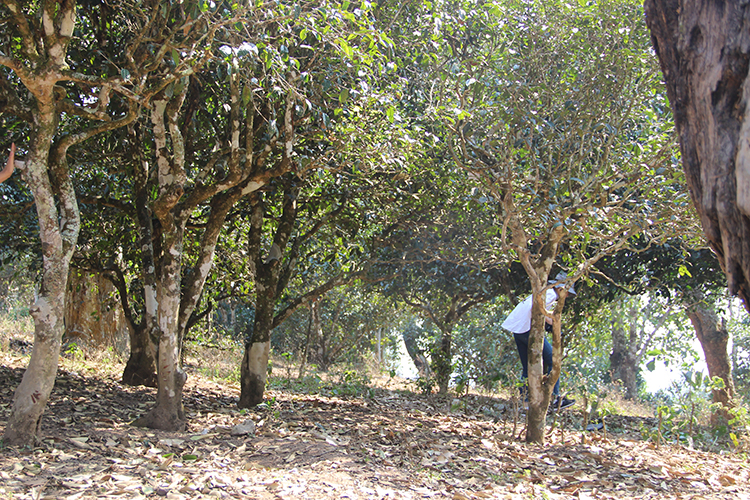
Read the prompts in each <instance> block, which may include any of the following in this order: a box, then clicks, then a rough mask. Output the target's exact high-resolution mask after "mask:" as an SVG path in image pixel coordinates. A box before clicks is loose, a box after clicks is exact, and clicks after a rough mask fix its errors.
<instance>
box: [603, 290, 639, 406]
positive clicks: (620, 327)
mask: <svg viewBox="0 0 750 500" xmlns="http://www.w3.org/2000/svg"><path fill="white" fill-rule="evenodd" d="M618 304H622V305H621V306H620V307H621V310H620V311H619V314H613V315H614V316H616V317H614V318H613V319H612V322H611V323H612V352H611V353H610V355H609V366H610V369H611V370H612V380H620V381H621V382H622V385H623V387H625V398H626V399H631V400H632V399H636V398H637V397H638V384H637V376H638V350H639V346H640V340H639V338H638V328H637V327H638V325H637V323H636V321H637V309H635V308H631V309H630V310H629V311H628V313H627V314H626V311H625V310H624V308H625V307H626V306H625V302H618ZM613 312H614V311H613ZM625 318H629V320H628V321H624V319H625ZM626 327H627V330H628V331H626Z"/></svg>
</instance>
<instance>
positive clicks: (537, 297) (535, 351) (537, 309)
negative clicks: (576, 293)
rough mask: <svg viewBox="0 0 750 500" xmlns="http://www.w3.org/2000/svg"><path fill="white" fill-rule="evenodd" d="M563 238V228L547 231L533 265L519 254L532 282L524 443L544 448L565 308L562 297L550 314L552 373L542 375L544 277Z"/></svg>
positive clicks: (557, 373)
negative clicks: (545, 239)
mask: <svg viewBox="0 0 750 500" xmlns="http://www.w3.org/2000/svg"><path fill="white" fill-rule="evenodd" d="M515 224H518V223H515ZM514 229H515V230H516V231H519V230H520V232H521V234H523V230H522V229H521V228H520V227H514ZM562 238H563V230H562V226H556V227H554V228H553V229H552V230H551V231H550V233H549V235H548V237H547V242H546V243H545V244H544V246H543V247H542V249H541V252H540V254H539V257H538V258H536V259H535V260H534V261H532V259H531V253H530V252H529V251H528V250H527V249H526V248H523V249H521V250H522V251H521V252H520V253H519V255H520V257H521V264H522V265H523V267H524V270H525V271H526V274H527V275H528V276H529V278H530V280H531V289H532V295H533V297H534V298H533V300H532V306H531V330H530V332H529V356H528V357H529V361H528V369H529V378H528V388H529V410H528V412H527V413H526V442H527V443H538V444H544V425H545V421H546V416H547V408H549V403H550V400H551V399H552V390H553V389H554V387H555V383H556V382H557V379H558V378H560V370H561V367H562V336H561V334H560V329H561V317H562V310H563V306H564V305H565V296H564V295H561V296H560V299H559V300H558V301H557V306H556V307H555V310H554V312H553V313H552V319H553V324H552V369H551V371H550V372H549V374H547V375H545V374H544V360H543V356H542V350H543V348H544V334H545V329H544V326H545V323H546V317H547V313H548V311H547V307H546V306H547V304H546V293H545V290H546V287H547V277H548V276H549V273H550V270H551V269H552V264H553V262H554V261H555V258H556V256H557V252H558V248H559V245H560V241H561V240H562ZM524 243H525V242H524Z"/></svg>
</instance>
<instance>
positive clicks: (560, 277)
mask: <svg viewBox="0 0 750 500" xmlns="http://www.w3.org/2000/svg"><path fill="white" fill-rule="evenodd" d="M566 279H568V275H567V274H566V273H565V272H563V271H560V272H559V273H557V276H555V279H553V280H549V281H548V283H549V284H550V285H552V284H554V285H555V288H562V287H564V286H565V280H566ZM568 293H572V294H573V295H575V294H576V289H575V284H574V283H571V284H570V288H568Z"/></svg>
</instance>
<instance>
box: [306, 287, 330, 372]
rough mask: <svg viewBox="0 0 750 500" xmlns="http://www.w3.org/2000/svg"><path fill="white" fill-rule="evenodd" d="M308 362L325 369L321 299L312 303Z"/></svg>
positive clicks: (319, 368)
mask: <svg viewBox="0 0 750 500" xmlns="http://www.w3.org/2000/svg"><path fill="white" fill-rule="evenodd" d="M307 362H308V363H310V364H313V365H315V366H316V367H317V369H318V370H325V369H326V366H325V365H326V363H325V345H324V335H323V324H322V322H321V320H320V301H319V300H315V301H313V302H311V303H310V339H309V344H308V348H307Z"/></svg>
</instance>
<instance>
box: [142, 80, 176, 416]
mask: <svg viewBox="0 0 750 500" xmlns="http://www.w3.org/2000/svg"><path fill="white" fill-rule="evenodd" d="M182 99H184V92H183V94H182V95H181V96H175V98H174V99H167V98H165V97H163V96H162V97H161V98H160V99H155V100H154V103H153V107H152V112H151V120H152V122H153V124H154V142H155V144H156V146H157V148H156V149H157V152H158V153H157V165H158V168H159V172H158V176H159V195H158V198H157V199H156V201H155V202H154V204H153V207H154V214H155V215H156V217H157V218H158V219H159V223H160V226H161V234H162V250H163V251H162V258H161V262H160V266H159V267H160V268H159V269H158V282H157V285H156V308H157V309H156V317H157V318H158V342H159V343H158V345H159V347H158V349H159V353H158V365H157V386H158V388H159V389H158V391H157V394H156V404H155V405H154V407H153V408H152V409H151V410H150V411H149V412H148V413H146V415H144V416H143V417H141V418H139V419H138V420H136V421H135V422H134V425H137V426H140V427H150V428H153V429H161V430H167V431H177V430H183V429H184V428H185V426H186V420H185V412H184V410H183V407H182V388H183V386H184V385H185V381H186V380H187V375H186V374H185V372H184V371H182V368H181V367H180V345H179V319H178V318H179V313H180V296H181V275H182V264H181V259H182V252H183V240H184V236H185V219H182V218H176V216H175V207H176V206H177V204H178V201H179V199H180V197H181V196H182V195H183V185H184V182H185V172H184V151H183V150H182V149H180V150H178V151H176V152H175V153H174V154H173V155H171V154H170V150H169V148H168V146H167V144H168V141H167V124H168V125H169V131H170V133H171V134H172V136H173V142H177V143H178V144H177V145H176V147H177V146H181V145H182V141H181V140H177V135H178V134H179V130H178V129H177V128H176V117H177V115H178V112H179V109H180V106H181V104H182Z"/></svg>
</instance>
